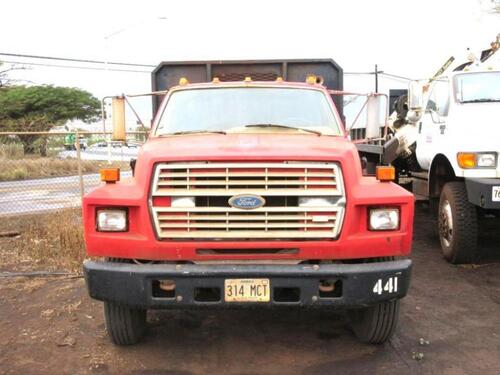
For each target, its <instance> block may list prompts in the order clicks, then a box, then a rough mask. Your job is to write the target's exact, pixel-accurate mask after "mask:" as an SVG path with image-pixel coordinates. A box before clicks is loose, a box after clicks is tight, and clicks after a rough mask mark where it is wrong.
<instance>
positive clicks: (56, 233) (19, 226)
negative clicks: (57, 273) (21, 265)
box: [0, 209, 85, 272]
mask: <svg viewBox="0 0 500 375" xmlns="http://www.w3.org/2000/svg"><path fill="white" fill-rule="evenodd" d="M9 232H17V233H18V235H12V236H9V237H4V238H0V244H1V246H0V249H5V252H8V253H9V254H11V256H13V257H17V258H18V259H24V260H25V263H26V262H31V264H30V266H31V268H32V269H36V268H44V269H52V270H68V271H71V272H80V271H81V265H82V262H83V260H84V259H85V245H84V240H83V228H82V222H81V210H80V209H65V210H60V211H58V212H53V213H48V214H41V215H29V216H24V215H23V216H15V217H2V218H0V234H1V233H9ZM3 252H4V251H2V253H3ZM3 255H4V254H2V257H3ZM26 260H27V261H26Z"/></svg>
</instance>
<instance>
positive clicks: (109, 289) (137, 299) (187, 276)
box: [83, 259, 412, 309]
mask: <svg viewBox="0 0 500 375" xmlns="http://www.w3.org/2000/svg"><path fill="white" fill-rule="evenodd" d="M411 267H412V262H411V260H409V259H403V260H396V261H386V262H378V263H363V264H321V265H309V264H308V265H195V264H178V265H175V264H152V265H148V264H128V263H112V262H94V261H86V262H85V263H84V265H83V269H84V274H85V280H86V283H87V287H88V290H89V294H90V296H91V297H92V298H95V299H98V300H102V301H112V302H117V303H123V304H128V305H131V306H137V307H142V308H151V309H163V308H176V307H178V308H179V307H204V306H211V307H218V306H220V307H231V306H263V307H269V306H332V307H340V308H356V307H364V306H369V305H373V304H376V303H379V302H382V301H387V300H393V299H399V298H402V297H404V296H405V295H406V293H407V291H408V286H409V283H410V274H411ZM249 278H255V279H259V278H267V279H269V281H270V292H271V293H270V301H269V302H252V303H245V302H226V301H225V300H224V281H225V280H226V279H249ZM157 280H173V281H174V282H175V291H174V292H173V294H172V295H170V296H168V297H158V296H157V295H156V294H155V292H154V290H155V289H154V288H155V285H156V283H157ZM324 281H327V282H330V283H332V284H334V285H335V293H333V296H332V294H328V295H325V294H324V293H322V292H320V290H319V285H320V282H324ZM389 283H390V284H389ZM387 286H390V287H387ZM207 288H210V289H211V290H212V291H215V292H216V293H217V291H218V292H219V296H220V297H219V299H218V300H210V301H205V300H203V299H202V300H200V298H199V296H200V293H199V291H200V290H206V289H207ZM290 290H293V291H294V292H295V293H296V294H294V296H296V298H295V299H293V300H292V301H291V300H287V299H286V298H285V299H283V298H282V292H283V291H290Z"/></svg>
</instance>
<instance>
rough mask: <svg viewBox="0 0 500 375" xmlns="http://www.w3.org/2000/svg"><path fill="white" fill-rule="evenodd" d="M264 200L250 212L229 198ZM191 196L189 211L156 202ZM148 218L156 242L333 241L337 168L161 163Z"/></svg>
mask: <svg viewBox="0 0 500 375" xmlns="http://www.w3.org/2000/svg"><path fill="white" fill-rule="evenodd" d="M241 194H253V195H259V196H262V197H263V198H265V200H266V204H265V205H264V206H263V207H259V208H255V209H252V210H245V209H239V208H235V207H231V206H230V205H229V203H228V200H229V198H231V197H233V196H235V195H241ZM162 197H194V201H195V206H194V207H171V206H169V205H170V203H168V204H165V203H164V201H163V204H160V203H158V202H160V200H158V199H157V198H162ZM300 197H328V198H329V200H330V201H332V202H334V204H333V205H331V204H329V205H325V206H319V207H318V206H314V207H305V206H304V207H300V206H299V199H300ZM151 204H152V213H153V219H154V224H155V229H156V233H157V235H158V237H159V238H161V239H245V238H251V239H282V240H286V239H306V238H336V237H337V236H338V234H339V230H340V227H341V223H342V217H343V212H344V206H345V197H344V193H343V182H342V176H341V173H340V168H339V167H338V165H337V164H336V163H327V162H324V163H315V162H273V163H257V162H256V163H237V162H235V163H216V162H214V163H203V162H196V163H162V164H158V165H157V166H156V170H155V174H154V179H153V186H152V199H151Z"/></svg>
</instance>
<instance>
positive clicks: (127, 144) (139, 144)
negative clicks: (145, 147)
mask: <svg viewBox="0 0 500 375" xmlns="http://www.w3.org/2000/svg"><path fill="white" fill-rule="evenodd" d="M125 145H126V146H127V147H128V148H139V147H141V146H142V144H141V143H139V142H134V141H130V142H126V143H125Z"/></svg>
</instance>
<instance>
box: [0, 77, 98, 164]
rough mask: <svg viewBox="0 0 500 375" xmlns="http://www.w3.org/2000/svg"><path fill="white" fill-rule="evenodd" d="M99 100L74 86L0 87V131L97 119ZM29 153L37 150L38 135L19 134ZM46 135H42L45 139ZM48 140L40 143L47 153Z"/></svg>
mask: <svg viewBox="0 0 500 375" xmlns="http://www.w3.org/2000/svg"><path fill="white" fill-rule="evenodd" d="M99 114H100V102H99V100H98V99H97V98H95V97H94V96H92V94H90V93H89V92H87V91H84V90H80V89H77V88H72V87H56V86H10V87H2V88H0V130H2V131H32V132H42V131H49V130H50V129H52V128H53V127H54V126H58V125H62V124H64V123H65V122H67V121H68V120H82V121H84V122H92V121H96V120H97V119H98V117H99ZM18 137H19V139H20V140H21V142H22V144H23V148H24V152H25V153H26V154H32V153H34V152H35V151H36V146H35V142H36V141H37V140H38V139H39V138H40V136H38V135H20V136H18ZM43 139H44V138H42V140H43ZM45 144H46V142H43V141H42V142H40V145H41V146H40V153H41V154H42V155H44V156H45Z"/></svg>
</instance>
